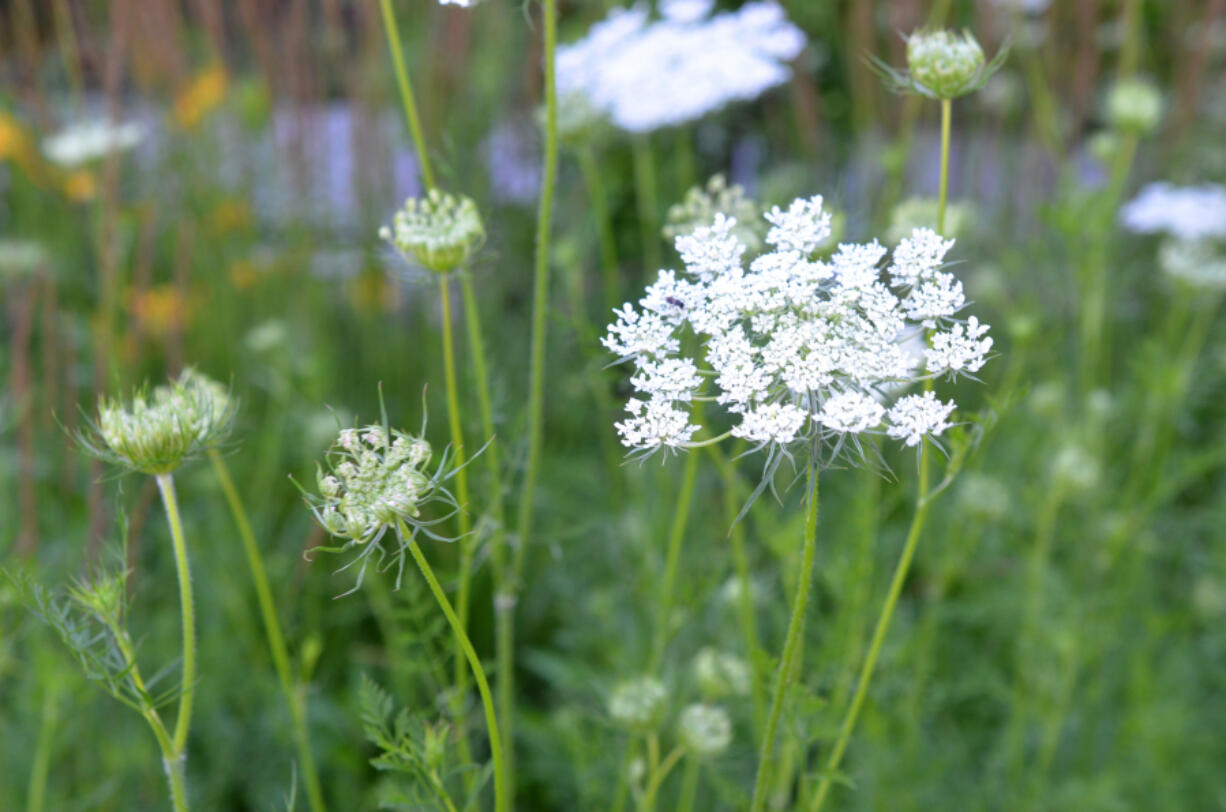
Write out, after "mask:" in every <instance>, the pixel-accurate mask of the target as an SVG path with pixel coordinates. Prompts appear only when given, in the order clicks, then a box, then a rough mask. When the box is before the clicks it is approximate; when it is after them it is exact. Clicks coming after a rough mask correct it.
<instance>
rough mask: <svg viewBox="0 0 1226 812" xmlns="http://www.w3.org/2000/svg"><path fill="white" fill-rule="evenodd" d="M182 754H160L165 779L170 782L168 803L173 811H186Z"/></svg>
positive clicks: (185, 786) (185, 787) (185, 783)
mask: <svg viewBox="0 0 1226 812" xmlns="http://www.w3.org/2000/svg"><path fill="white" fill-rule="evenodd" d="M183 758H184V757H183V754H182V753H179V754H178V755H170V756H168V755H166V754H163V755H162V766H163V767H164V768H165V769H166V780H167V782H168V783H169V784H170V803H171V805H172V806H173V807H174V810H175V812H187V776H186V775H185V774H184V769H183Z"/></svg>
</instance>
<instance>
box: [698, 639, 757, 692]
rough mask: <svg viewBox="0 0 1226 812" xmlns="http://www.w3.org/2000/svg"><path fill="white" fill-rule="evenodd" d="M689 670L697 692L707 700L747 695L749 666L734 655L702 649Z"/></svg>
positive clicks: (749, 678)
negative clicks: (691, 672) (692, 674)
mask: <svg viewBox="0 0 1226 812" xmlns="http://www.w3.org/2000/svg"><path fill="white" fill-rule="evenodd" d="M691 668H692V670H693V673H694V682H695V683H697V685H698V690H699V691H701V692H702V695H703V696H704V697H706V698H707V699H719V698H721V697H725V696H745V695H746V694H748V693H749V689H750V683H751V681H752V675H751V673H750V671H749V664H748V663H746V662H745V661H744V660H742V659H741V658H740V657H737V656H736V655H735V654H729V653H727V652H724V651H719V650H717V649H714V648H710V647H708V648H703V649H701V650H699V652H698V654H697V655H695V657H694V662H693V664H692V665H691Z"/></svg>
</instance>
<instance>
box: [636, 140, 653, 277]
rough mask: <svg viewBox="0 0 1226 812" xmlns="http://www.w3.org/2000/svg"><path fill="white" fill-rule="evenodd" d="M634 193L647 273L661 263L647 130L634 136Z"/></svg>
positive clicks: (651, 160)
mask: <svg viewBox="0 0 1226 812" xmlns="http://www.w3.org/2000/svg"><path fill="white" fill-rule="evenodd" d="M632 149H633V157H634V196H635V199H636V200H637V202H638V210H639V234H640V237H641V239H642V241H643V263H644V264H645V265H646V266H647V268H648V272H649V273H655V272H656V270H657V269H659V267H660V214H659V208H658V206H659V200H660V194H659V187H658V185H657V183H656V161H655V156H654V155H652V154H651V141H650V139H649V138H648V137H647V134H646V133H643V134H640V135H636V136H635V137H634V139H633V148H632Z"/></svg>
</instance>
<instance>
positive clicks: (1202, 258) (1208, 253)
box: [1158, 239, 1226, 290]
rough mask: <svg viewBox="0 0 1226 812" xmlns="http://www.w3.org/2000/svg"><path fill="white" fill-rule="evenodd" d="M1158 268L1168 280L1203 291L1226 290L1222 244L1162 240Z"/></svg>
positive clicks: (1205, 241) (1224, 259) (1224, 248)
mask: <svg viewBox="0 0 1226 812" xmlns="http://www.w3.org/2000/svg"><path fill="white" fill-rule="evenodd" d="M1158 267H1160V268H1161V269H1162V270H1163V272H1165V273H1167V274H1169V275H1170V276H1171V277H1172V278H1174V279H1178V280H1179V281H1180V282H1183V283H1184V284H1186V285H1189V286H1191V287H1194V288H1201V289H1203V290H1226V245H1223V244H1222V243H1220V242H1214V241H1212V240H1180V239H1168V240H1164V241H1163V243H1162V245H1160V246H1159V247H1158Z"/></svg>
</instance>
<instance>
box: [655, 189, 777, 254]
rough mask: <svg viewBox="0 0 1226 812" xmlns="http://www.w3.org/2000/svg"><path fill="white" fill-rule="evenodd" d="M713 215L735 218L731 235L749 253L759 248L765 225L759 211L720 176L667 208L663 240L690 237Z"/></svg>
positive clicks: (740, 191)
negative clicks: (664, 238) (762, 228)
mask: <svg viewBox="0 0 1226 812" xmlns="http://www.w3.org/2000/svg"><path fill="white" fill-rule="evenodd" d="M716 214H722V215H724V216H726V217H735V218H736V227H735V228H734V229H733V230H732V233H733V234H735V235H736V237H737V239H739V240H740V241H741V242H742V243H743V244H744V245H745V247H746V249H747V250H748V251H749V252H751V253H752V252H754V251H757V250H759V249H760V248H761V247H762V238H763V237H764V236H765V235H764V234H763V233H762V230H761V228H760V225H761V224H762V223H764V222H765V221H764V220H763V219H762V207H761V206H759V205H758V203H757V201H755V200H754V199H753V198H751V197H749V196H748V195H746V194H745V189H744V187H742V186H741V185H740V184H736V183H734V184H732V185H729V184H728V181H727V180H726V179H725V178H724V176H723V175H713V176H712V177H711V179H710V180H708V181H707V183H706V185H705V186H694V187H692V188H691V189H690V190H689V191H688V192H686V193H685V199H684V200H683V201H682V202H680V203H675V204H673V205H672V206H671V207H670V208H669V210H668V221H667V224H666V225H665V226H664V229H663V233H664V236H665V237H666V238H667V239H670V240H674V239H676V238H677V237H684V236H688V235H690V234H693V233H694V230H695V229H697V228H701V227H703V226H709V225H711V223H712V222H713V221H714V220H715V215H716Z"/></svg>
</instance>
